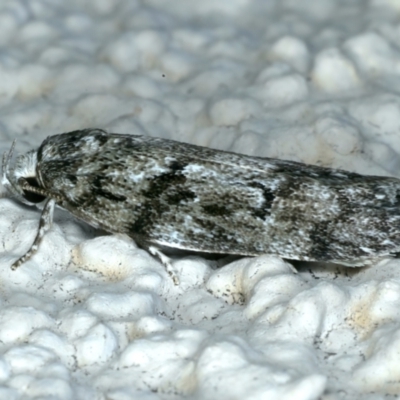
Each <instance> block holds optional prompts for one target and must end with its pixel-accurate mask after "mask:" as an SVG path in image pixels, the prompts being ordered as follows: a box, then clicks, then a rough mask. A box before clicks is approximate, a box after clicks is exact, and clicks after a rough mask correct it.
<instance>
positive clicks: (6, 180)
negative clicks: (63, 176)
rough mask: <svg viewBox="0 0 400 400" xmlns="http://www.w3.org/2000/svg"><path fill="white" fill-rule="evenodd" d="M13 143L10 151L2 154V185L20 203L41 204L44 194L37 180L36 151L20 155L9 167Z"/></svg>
mask: <svg viewBox="0 0 400 400" xmlns="http://www.w3.org/2000/svg"><path fill="white" fill-rule="evenodd" d="M14 147H15V141H14V142H13V144H12V146H11V148H10V150H9V151H8V152H5V153H4V154H3V164H2V184H3V186H4V187H5V188H6V189H7V190H8V192H9V193H10V194H11V195H13V196H15V197H16V198H17V199H18V200H20V201H21V202H23V203H25V204H28V205H33V204H37V203H41V202H42V201H43V200H45V198H46V193H45V190H44V189H43V188H41V186H40V184H39V181H38V178H37V172H36V171H37V170H36V165H37V151H36V150H31V151H29V152H27V153H26V154H21V155H19V156H18V157H17V159H16V160H15V165H14V166H12V165H11V161H12V153H13V151H14Z"/></svg>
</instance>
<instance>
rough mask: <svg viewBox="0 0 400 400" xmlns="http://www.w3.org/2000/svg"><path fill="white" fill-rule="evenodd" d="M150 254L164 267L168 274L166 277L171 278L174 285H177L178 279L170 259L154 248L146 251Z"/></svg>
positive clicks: (151, 247)
mask: <svg viewBox="0 0 400 400" xmlns="http://www.w3.org/2000/svg"><path fill="white" fill-rule="evenodd" d="M147 250H148V251H149V253H150V254H152V255H153V256H154V257H157V258H158V259H159V260H160V261H161V263H162V264H163V265H164V267H165V269H166V271H167V272H168V275H169V276H170V277H171V279H172V280H173V282H174V284H175V285H179V278H178V276H177V275H176V273H175V271H174V269H173V267H172V264H171V259H170V258H169V257H167V256H166V255H165V254H164V253H162V252H161V251H160V250H159V249H158V248H157V247H155V246H149V247H148V249H147Z"/></svg>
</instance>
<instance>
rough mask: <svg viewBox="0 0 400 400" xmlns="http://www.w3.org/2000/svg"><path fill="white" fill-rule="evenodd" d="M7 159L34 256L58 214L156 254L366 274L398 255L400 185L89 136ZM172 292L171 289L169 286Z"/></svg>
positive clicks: (54, 141)
mask: <svg viewBox="0 0 400 400" xmlns="http://www.w3.org/2000/svg"><path fill="white" fill-rule="evenodd" d="M13 148H14V144H13V146H12V148H11V149H10V151H8V152H7V153H5V154H4V156H3V165H2V183H3V185H4V186H5V187H6V188H7V189H8V191H9V192H10V194H11V195H13V196H15V197H16V198H17V199H19V200H20V201H22V202H23V203H25V204H28V205H33V204H37V203H42V202H43V211H42V215H41V218H40V223H39V229H38V232H37V235H36V239H35V241H34V243H33V245H32V247H31V248H30V250H29V251H28V252H27V253H26V254H25V255H24V256H22V257H21V258H19V259H18V260H17V261H15V262H14V264H13V265H12V267H11V268H12V269H16V268H17V267H18V266H19V265H21V264H22V263H24V262H25V261H27V260H28V259H29V258H30V257H31V256H32V255H33V254H34V253H35V252H36V251H37V249H38V246H39V244H40V241H41V239H42V238H43V236H44V234H45V232H46V231H47V230H48V229H49V228H50V227H51V223H52V219H53V211H54V205H57V206H59V207H61V208H63V209H65V210H68V211H69V212H70V213H72V214H73V215H74V216H75V217H77V218H79V219H81V220H83V221H85V222H86V223H88V224H90V225H91V226H93V227H96V228H101V229H104V230H105V231H108V232H110V233H124V234H127V235H128V236H130V237H131V238H132V239H133V240H135V242H136V243H137V244H138V245H139V246H140V247H142V248H144V249H146V250H148V251H149V252H150V253H151V254H153V255H156V256H157V257H158V258H159V259H160V260H161V261H162V262H163V264H164V265H165V266H166V267H167V271H168V272H169V273H170V274H171V275H172V276H173V277H174V274H173V270H172V268H171V266H170V262H169V258H168V257H166V256H165V255H164V254H163V252H162V249H182V250H190V251H193V252H202V253H215V254H232V255H242V256H257V255H261V254H273V255H277V256H280V257H282V258H285V259H289V260H303V261H323V262H333V263H339V264H343V265H351V266H361V265H366V264H369V263H371V262H373V261H374V260H377V259H379V258H384V257H390V256H394V255H395V254H396V253H397V252H399V251H400V180H398V179H395V178H390V177H380V176H363V175H359V174H356V173H351V172H347V171H343V170H337V169H329V168H323V167H318V166H312V165H306V164H302V163H297V162H292V161H283V160H277V159H271V158H261V157H251V156H246V155H241V154H236V153H230V152H225V151H219V150H213V149H209V148H205V147H200V146H195V145H190V144H186V143H180V142H176V141H173V140H167V139H161V138H152V137H145V136H136V135H128V134H113V133H107V132H105V131H103V130H100V129H84V130H78V131H73V132H69V133H63V134H59V135H54V136H50V137H48V138H47V139H46V140H44V141H43V143H42V144H41V146H40V147H39V148H38V149H37V150H31V151H29V152H28V153H26V154H23V155H19V156H18V157H17V158H16V160H15V163H14V165H12V164H13V163H12V153H13ZM174 280H175V281H176V282H177V278H176V277H174Z"/></svg>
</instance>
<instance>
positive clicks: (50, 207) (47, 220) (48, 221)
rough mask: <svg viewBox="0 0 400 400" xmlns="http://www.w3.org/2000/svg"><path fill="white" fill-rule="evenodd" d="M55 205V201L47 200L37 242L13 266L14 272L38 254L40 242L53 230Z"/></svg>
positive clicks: (36, 238)
mask: <svg viewBox="0 0 400 400" xmlns="http://www.w3.org/2000/svg"><path fill="white" fill-rule="evenodd" d="M54 205H55V200H54V199H47V200H46V202H45V204H44V207H43V211H42V215H41V216H40V221H39V228H38V231H37V234H36V237H35V240H34V241H33V244H32V246H31V247H30V249H29V250H28V251H27V252H26V253H25V254H24V255H23V256H22V257H20V258H19V259H18V260H17V261H15V262H14V263H13V265H11V269H12V270H13V271H15V270H16V269H17V268H18V267H19V266H20V265H22V264H23V263H24V262H26V261H28V260H29V259H31V258H32V256H33V255H34V254H35V253H36V252H37V250H38V248H39V245H40V242H41V241H42V239H43V237H44V235H45V234H46V232H47V231H48V230H50V228H51V225H52V222H53V214H54Z"/></svg>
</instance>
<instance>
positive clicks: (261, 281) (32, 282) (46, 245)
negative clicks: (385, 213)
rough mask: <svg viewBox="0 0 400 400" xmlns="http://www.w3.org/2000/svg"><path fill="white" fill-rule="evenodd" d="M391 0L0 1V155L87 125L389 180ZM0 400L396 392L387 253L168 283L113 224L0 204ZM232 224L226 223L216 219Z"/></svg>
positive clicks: (256, 265) (397, 310) (200, 273)
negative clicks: (48, 217) (364, 260)
mask: <svg viewBox="0 0 400 400" xmlns="http://www.w3.org/2000/svg"><path fill="white" fill-rule="evenodd" d="M399 43H400V3H399V1H396V0H370V1H366V0H365V1H361V0H353V1H340V0H317V1H309V0H276V1H274V0H271V1H263V0H258V1H255V0H253V1H252V0H201V1H195V0H193V1H192V0H169V1H164V0H147V1H145V0H143V1H135V0H86V1H82V0H68V1H67V0H29V1H24V0H11V1H6V0H1V1H0V138H1V142H0V147H1V148H0V150H6V149H7V148H8V147H9V146H10V144H11V141H12V139H14V138H17V139H18V142H17V150H18V151H19V152H24V151H26V150H28V149H31V148H34V147H36V146H38V145H39V144H40V143H41V141H42V140H43V139H44V138H45V137H47V136H48V135H50V134H55V133H60V132H66V131H70V130H74V129H81V128H86V127H98V128H104V129H109V130H110V131H112V132H120V133H132V134H144V135H151V136H160V137H165V138H171V139H176V140H181V141H185V142H190V143H195V144H200V145H204V146H210V147H214V148H219V149H224V150H231V151H237V152H241V153H246V154H252V155H257V156H269V157H277V158H283V159H291V160H296V161H303V162H307V163H313V164H318V165H324V166H331V167H340V168H345V169H348V170H351V171H356V172H359V173H364V174H376V175H393V176H396V175H397V176H400V172H399V170H400V157H399V154H400V96H399V93H400V47H399ZM0 216H1V218H0V398H1V399H10V400H12V399H34V398H35V399H85V400H87V399H99V400H103V399H104V400H105V399H110V400H128V399H146V400H153V399H159V398H161V399H183V398H195V399H208V400H212V399H218V400H220V399H254V400H255V399H260V400H261V399H262V400H265V399H268V400H269V399H276V400H284V399H290V400H291V399H296V400H302V399H304V400H307V399H321V400H322V399H323V400H334V399H351V400H353V399H366V400H375V399H381V398H385V399H392V398H393V399H394V398H396V395H399V394H400V262H399V261H397V260H392V261H383V262H380V263H379V264H378V265H374V266H372V267H370V268H367V269H359V270H355V269H353V270H351V269H347V270H346V269H338V268H332V267H329V266H326V265H315V264H314V265H311V264H305V265H300V266H299V265H297V267H299V268H300V272H299V273H298V274H294V273H293V271H292V269H291V268H290V266H289V265H288V264H286V263H285V262H284V261H282V260H280V259H278V258H276V257H271V256H267V255H266V256H263V257H259V258H254V259H242V260H239V261H236V262H234V263H232V264H229V265H227V266H226V267H224V268H222V269H219V270H215V269H213V264H212V262H210V261H206V260H203V259H201V258H190V257H188V258H178V259H176V260H175V261H174V266H175V268H176V270H177V271H178V272H179V275H180V279H181V284H180V286H179V287H174V286H173V284H172V283H171V280H170V279H169V278H168V276H167V275H166V273H165V270H164V268H163V267H162V266H161V265H160V264H159V262H158V261H156V260H155V259H153V258H152V257H151V256H149V255H148V254H147V253H146V252H144V251H143V250H140V249H138V248H137V247H136V246H135V244H134V243H133V242H131V241H129V240H128V239H127V238H125V237H118V236H104V235H101V234H100V233H99V232H94V231H93V230H92V229H90V228H88V227H87V225H85V224H84V223H82V222H78V221H76V220H75V219H73V217H71V216H70V215H69V214H68V213H65V212H63V211H60V210H58V211H57V213H56V221H55V224H54V228H53V229H52V231H51V232H50V233H49V234H48V235H47V236H46V238H45V240H44V241H43V243H42V245H41V247H40V251H39V252H38V253H37V255H36V256H35V257H34V258H33V259H32V260H31V261H29V262H28V263H26V264H25V265H23V266H22V267H21V268H20V269H19V270H18V271H16V272H11V271H10V269H9V266H10V264H11V263H12V262H13V261H14V260H15V259H16V258H17V257H18V256H20V255H22V254H23V253H24V252H25V251H26V250H27V249H28V247H29V246H30V244H31V243H32V240H33V238H34V236H35V234H36V229H37V226H38V219H39V211H38V210H37V209H32V208H29V207H24V206H21V205H20V204H18V203H17V202H15V201H13V200H12V199H7V198H3V199H1V200H0ZM233 229H234V227H233Z"/></svg>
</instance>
